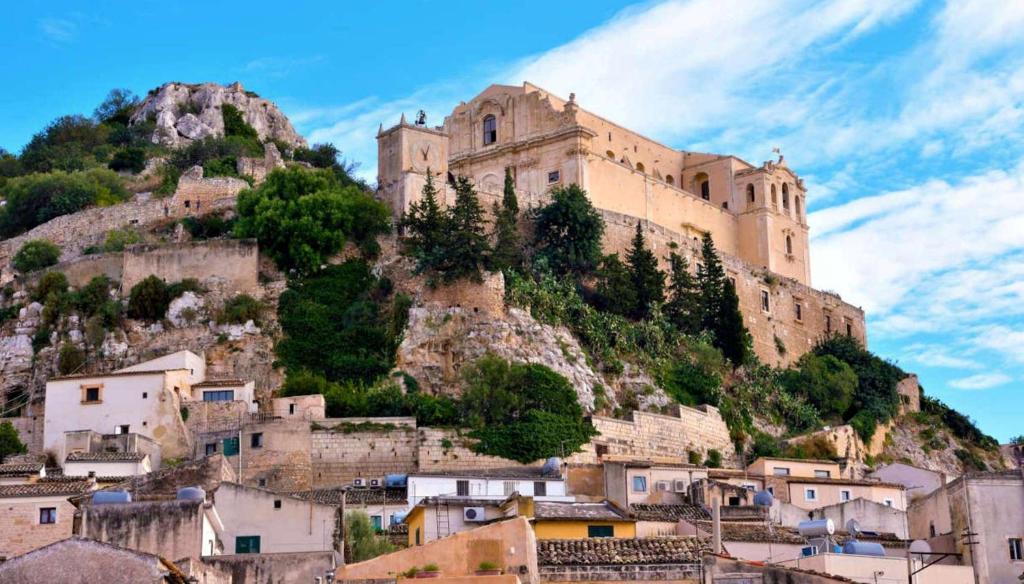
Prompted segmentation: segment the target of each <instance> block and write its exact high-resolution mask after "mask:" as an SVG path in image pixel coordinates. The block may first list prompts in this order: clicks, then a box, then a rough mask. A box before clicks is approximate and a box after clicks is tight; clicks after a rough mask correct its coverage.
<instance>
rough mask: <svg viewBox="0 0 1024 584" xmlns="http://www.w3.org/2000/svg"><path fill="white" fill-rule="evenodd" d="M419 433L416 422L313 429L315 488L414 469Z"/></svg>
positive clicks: (311, 452)
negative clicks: (375, 427) (353, 428)
mask: <svg viewBox="0 0 1024 584" xmlns="http://www.w3.org/2000/svg"><path fill="white" fill-rule="evenodd" d="M320 425H325V424H324V422H320ZM416 432H417V430H416V426H415V421H414V423H413V425H412V426H411V427H410V426H408V425H401V426H396V427H395V428H394V429H391V430H381V431H355V432H346V431H344V430H329V429H323V430H314V431H313V432H312V433H311V437H310V439H311V445H310V456H311V458H312V471H313V478H312V483H313V488H321V487H333V486H338V485H344V484H348V483H351V482H352V479H354V478H357V477H363V478H383V477H384V475H386V474H388V473H409V472H414V471H415V470H416V442H417V439H416V438H417V434H416Z"/></svg>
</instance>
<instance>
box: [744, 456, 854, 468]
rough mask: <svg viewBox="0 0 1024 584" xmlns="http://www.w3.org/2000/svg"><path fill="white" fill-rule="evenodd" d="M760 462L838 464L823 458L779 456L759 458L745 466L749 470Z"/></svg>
mask: <svg viewBox="0 0 1024 584" xmlns="http://www.w3.org/2000/svg"><path fill="white" fill-rule="evenodd" d="M761 460H764V461H769V460H775V461H778V462H807V463H810V464H830V465H837V464H839V463H838V462H836V461H834V460H825V459H823V458H783V457H779V456H759V457H758V458H757V459H755V460H754V462H752V463H750V464H749V465H747V468H750V467H751V466H754V465H755V464H757V463H758V461H761Z"/></svg>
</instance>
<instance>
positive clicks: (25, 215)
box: [0, 168, 128, 237]
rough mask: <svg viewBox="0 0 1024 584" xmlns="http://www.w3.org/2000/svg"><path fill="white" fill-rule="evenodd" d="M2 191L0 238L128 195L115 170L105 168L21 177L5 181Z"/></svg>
mask: <svg viewBox="0 0 1024 584" xmlns="http://www.w3.org/2000/svg"><path fill="white" fill-rule="evenodd" d="M4 191H5V192H4V196H5V199H6V201H7V204H6V205H5V206H4V207H3V209H2V211H0V236H3V237H13V236H15V235H18V234H20V233H22V232H24V231H27V230H29V229H31V228H33V227H35V226H36V225H39V224H41V223H45V222H47V221H49V220H50V219H53V218H54V217H59V216H61V215H67V214H68V213H75V212H77V211H81V210H82V209H84V208H86V207H88V206H90V205H112V204H115V203H118V202H121V201H123V200H125V199H127V198H128V192H127V191H126V190H125V189H124V187H123V186H122V184H121V179H120V178H119V177H118V176H117V173H115V172H114V171H112V170H108V169H105V168H94V169H91V170H87V171H84V172H73V173H65V172H51V173H47V174H31V175H28V176H21V177H17V178H13V179H11V180H9V181H8V182H7V184H6V185H5V187H4Z"/></svg>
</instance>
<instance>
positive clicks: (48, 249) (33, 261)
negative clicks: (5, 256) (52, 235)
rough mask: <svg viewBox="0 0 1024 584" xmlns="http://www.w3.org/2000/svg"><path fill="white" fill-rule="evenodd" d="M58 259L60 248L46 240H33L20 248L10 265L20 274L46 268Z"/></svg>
mask: <svg viewBox="0 0 1024 584" xmlns="http://www.w3.org/2000/svg"><path fill="white" fill-rule="evenodd" d="M59 259H60V248H59V247H57V246H56V245H54V244H53V243H52V242H50V241H49V240H46V239H33V240H32V241H29V242H27V243H26V244H25V245H23V246H21V249H19V250H18V252H17V253H15V254H14V258H12V259H11V263H12V264H13V265H14V269H16V270H18V271H19V272H21V273H26V272H32V271H34V270H39V269H42V268H48V267H50V266H52V265H54V264H56V263H57V260H59Z"/></svg>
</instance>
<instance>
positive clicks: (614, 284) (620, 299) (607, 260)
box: [594, 253, 637, 316]
mask: <svg viewBox="0 0 1024 584" xmlns="http://www.w3.org/2000/svg"><path fill="white" fill-rule="evenodd" d="M594 304H595V305H596V307H597V309H598V310H602V311H604V312H611V313H613V314H619V315H622V316H629V315H631V314H633V313H635V312H636V306H637V296H636V288H635V286H634V284H633V278H632V275H631V274H630V273H629V269H628V268H627V267H626V265H625V264H623V263H622V261H621V260H620V259H619V254H617V253H613V254H610V255H607V256H605V257H604V259H603V260H601V266H600V267H599V268H598V270H597V289H596V290H595V293H594Z"/></svg>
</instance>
